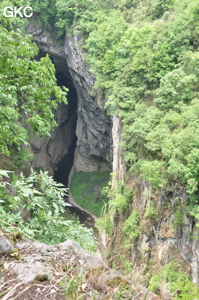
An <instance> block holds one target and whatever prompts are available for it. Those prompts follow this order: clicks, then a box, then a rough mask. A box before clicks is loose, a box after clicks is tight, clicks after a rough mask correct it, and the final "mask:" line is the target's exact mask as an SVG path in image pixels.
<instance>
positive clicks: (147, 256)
mask: <svg viewBox="0 0 199 300" xmlns="http://www.w3.org/2000/svg"><path fill="white" fill-rule="evenodd" d="M121 131H122V127H121V123H120V120H119V118H118V117H117V116H114V118H113V129H112V134H113V172H114V173H113V174H114V178H115V179H118V180H120V181H125V183H126V184H127V185H128V186H129V187H130V188H131V189H132V191H133V197H132V205H131V207H130V210H129V214H130V213H131V211H133V210H135V209H138V211H139V217H140V221H139V230H140V234H139V238H138V239H137V240H136V241H134V243H132V245H131V249H130V250H129V251H128V254H127V255H129V257H130V258H131V261H132V263H133V265H134V266H135V265H136V264H137V265H138V266H139V265H140V266H141V265H142V264H143V263H148V262H149V260H152V261H153V264H154V265H156V264H157V266H159V267H160V266H164V265H165V264H167V263H168V262H169V261H171V260H175V259H177V260H178V262H179V263H180V264H181V266H182V267H183V268H184V270H186V271H187V272H188V273H189V272H190V273H191V275H192V281H193V282H195V283H196V284H198V285H199V229H198V228H197V227H196V226H195V222H194V220H193V218H192V217H191V216H189V215H188V213H187V210H186V209H185V206H184V205H183V204H184V203H186V200H187V194H186V191H185V188H184V187H183V186H180V185H179V184H177V183H170V184H168V185H167V186H166V187H164V189H162V191H161V192H159V193H158V192H155V191H154V190H153V189H152V186H151V185H150V184H149V183H147V182H146V181H145V180H143V179H140V178H139V177H138V176H134V177H133V176H130V175H129V174H128V171H127V167H126V166H125V162H124V160H123V156H122V150H121V149H120V147H119V142H120V141H121ZM113 184H114V181H113ZM152 203H154V205H155V209H156V211H157V215H156V217H153V218H150V217H146V216H145V213H146V211H147V208H148V207H149V206H150V205H151V204H152ZM176 207H179V208H180V209H182V211H181V216H180V218H181V219H180V220H179V222H178V220H177V219H176V218H177V216H176V213H175V212H176V210H177V209H176ZM126 218H127V215H124V214H123V215H117V216H115V217H114V222H115V234H114V240H113V241H112V248H111V250H113V254H115V252H114V251H117V250H116V249H115V248H116V247H117V243H118V239H119V238H120V236H121V234H122V233H121V226H122V223H123V222H124V221H125V219H126ZM121 239H122V240H124V237H121ZM129 257H128V258H129Z"/></svg>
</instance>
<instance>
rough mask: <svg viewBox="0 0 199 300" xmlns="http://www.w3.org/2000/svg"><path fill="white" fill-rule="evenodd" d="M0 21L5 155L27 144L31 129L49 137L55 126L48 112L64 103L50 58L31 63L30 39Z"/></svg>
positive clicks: (1, 146) (0, 131)
mask: <svg viewBox="0 0 199 300" xmlns="http://www.w3.org/2000/svg"><path fill="white" fill-rule="evenodd" d="M0 21H1V23H0V44H1V53H0V124H1V126H0V153H1V154H6V155H9V154H10V148H11V147H12V146H13V145H15V146H17V147H20V146H21V145H23V144H27V139H28V136H29V133H30V130H31V129H33V131H34V132H35V133H38V134H39V135H42V136H44V135H50V131H51V130H52V129H53V128H54V127H55V126H56V122H55V120H54V114H53V111H52V109H56V108H57V106H58V103H59V102H61V101H62V102H64V103H67V100H66V92H65V91H64V90H62V89H61V88H60V87H58V86H57V83H56V78H55V68H54V65H53V64H52V62H51V60H50V58H49V57H48V56H46V57H44V58H41V60H40V61H36V60H33V58H34V57H35V56H36V55H37V54H38V48H37V46H36V44H34V43H32V37H31V36H29V35H23V34H22V33H21V32H20V30H13V29H12V28H11V25H10V23H9V21H8V20H7V19H5V18H3V17H2V16H1V20H0Z"/></svg>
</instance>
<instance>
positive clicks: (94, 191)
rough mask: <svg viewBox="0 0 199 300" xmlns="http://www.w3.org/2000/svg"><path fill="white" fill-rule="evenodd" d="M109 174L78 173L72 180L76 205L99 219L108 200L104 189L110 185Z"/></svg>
mask: <svg viewBox="0 0 199 300" xmlns="http://www.w3.org/2000/svg"><path fill="white" fill-rule="evenodd" d="M109 177H110V173H109V172H82V171H81V172H77V173H75V174H74V175H73V177H72V180H71V186H70V188H71V193H72V195H73V198H74V199H75V201H76V203H77V204H79V205H80V206H81V207H83V208H84V209H86V210H88V211H89V212H91V213H92V214H94V215H96V216H97V217H99V216H100V212H101V209H102V206H103V205H104V203H107V202H108V199H107V198H105V196H103V195H102V189H103V187H104V186H106V185H107V184H108V181H109Z"/></svg>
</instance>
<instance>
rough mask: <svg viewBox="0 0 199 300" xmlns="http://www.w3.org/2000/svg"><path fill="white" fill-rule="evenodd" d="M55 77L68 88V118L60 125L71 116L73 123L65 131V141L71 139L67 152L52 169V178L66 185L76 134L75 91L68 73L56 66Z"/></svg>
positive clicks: (71, 163) (61, 84)
mask: <svg viewBox="0 0 199 300" xmlns="http://www.w3.org/2000/svg"><path fill="white" fill-rule="evenodd" d="M55 68H56V65H55ZM64 71H65V70H64ZM56 78H57V83H58V85H59V86H65V87H67V88H68V89H69V91H68V94H67V99H68V104H67V109H68V120H67V121H66V122H65V123H64V124H63V125H62V126H65V125H66V126H67V124H66V123H67V122H70V118H73V124H72V126H71V127H69V130H70V131H69V132H67V135H66V136H65V139H66V142H67V139H68V138H69V137H70V140H71V143H70V146H69V147H68V152H67V154H66V155H65V156H64V157H63V158H62V159H61V161H60V162H59V163H58V165H57V166H56V169H54V180H55V181H57V182H60V183H62V184H64V185H65V186H66V187H67V186H68V177H69V173H70V171H71V168H72V166H73V160H74V154H75V149H76V142H77V136H76V134H75V131H76V124H77V93H76V89H75V87H74V85H73V83H72V80H71V78H70V77H69V74H67V73H66V72H63V71H62V70H61V71H60V69H59V68H58V69H57V70H56Z"/></svg>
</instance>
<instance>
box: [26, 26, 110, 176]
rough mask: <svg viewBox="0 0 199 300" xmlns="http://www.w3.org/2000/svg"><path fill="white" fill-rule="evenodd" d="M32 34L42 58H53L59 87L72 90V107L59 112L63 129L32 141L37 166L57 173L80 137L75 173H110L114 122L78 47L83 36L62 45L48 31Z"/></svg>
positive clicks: (69, 96)
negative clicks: (70, 148) (60, 163)
mask: <svg viewBox="0 0 199 300" xmlns="http://www.w3.org/2000/svg"><path fill="white" fill-rule="evenodd" d="M28 33H30V34H31V35H33V37H34V41H35V42H36V43H37V45H38V47H39V49H40V51H41V52H40V55H44V54H49V55H50V57H51V59H52V61H53V63H54V65H55V68H56V75H57V79H58V84H60V85H65V86H66V87H68V88H69V90H70V93H69V95H68V99H69V105H68V107H65V106H64V105H61V106H60V107H59V109H58V111H57V112H55V115H56V118H57V121H58V124H59V127H58V128H57V129H55V131H54V132H53V133H52V138H44V139H40V138H35V137H34V138H33V139H32V141H31V144H32V146H33V149H34V153H35V156H36V160H35V162H34V167H43V168H44V169H45V170H50V171H52V170H56V168H57V165H58V163H59V162H61V160H62V158H63V157H64V156H65V155H66V154H67V153H68V149H69V147H70V145H71V143H72V140H73V138H74V136H75V135H76V136H77V144H76V149H75V156H74V168H75V170H76V171H91V172H92V171H97V170H99V171H107V170H110V165H111V161H112V158H111V144H112V137H111V119H110V118H109V117H108V116H107V115H106V113H105V111H104V109H103V108H102V105H101V103H100V101H98V99H97V98H98V97H96V95H95V93H94V92H93V90H92V88H93V84H94V80H95V78H94V76H93V75H92V74H91V73H90V72H89V70H88V66H87V65H86V64H85V61H84V57H83V52H82V50H81V49H80V48H79V47H78V43H79V37H78V36H77V35H73V36H72V37H68V36H66V37H65V40H64V42H63V44H59V43H58V42H57V41H56V39H55V37H54V36H53V33H49V32H47V31H46V30H45V29H44V28H36V27H34V26H33V25H29V27H28ZM75 102H77V104H75ZM76 106H77V108H76Z"/></svg>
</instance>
